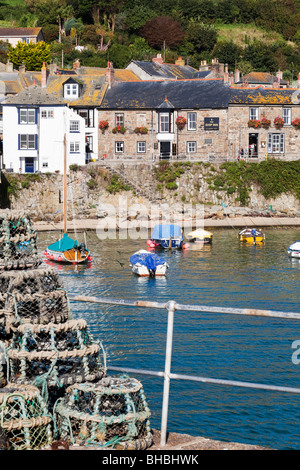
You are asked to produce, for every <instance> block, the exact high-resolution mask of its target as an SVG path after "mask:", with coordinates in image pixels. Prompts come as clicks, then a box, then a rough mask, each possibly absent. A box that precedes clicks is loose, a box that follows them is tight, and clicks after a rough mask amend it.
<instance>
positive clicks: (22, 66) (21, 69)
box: [19, 62, 26, 73]
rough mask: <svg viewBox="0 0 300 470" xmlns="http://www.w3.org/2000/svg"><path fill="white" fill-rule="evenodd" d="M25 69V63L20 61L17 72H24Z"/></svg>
mask: <svg viewBox="0 0 300 470" xmlns="http://www.w3.org/2000/svg"><path fill="white" fill-rule="evenodd" d="M25 71H26V69H25V64H24V62H22V64H21V65H20V67H19V72H20V73H25Z"/></svg>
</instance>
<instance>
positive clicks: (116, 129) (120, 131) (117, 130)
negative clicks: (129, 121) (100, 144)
mask: <svg viewBox="0 0 300 470" xmlns="http://www.w3.org/2000/svg"><path fill="white" fill-rule="evenodd" d="M125 132H126V129H125V127H124V126H116V127H114V128H113V129H112V133H113V134H117V133H118V134H125Z"/></svg>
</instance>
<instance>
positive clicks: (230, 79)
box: [229, 72, 234, 86]
mask: <svg viewBox="0 0 300 470" xmlns="http://www.w3.org/2000/svg"><path fill="white" fill-rule="evenodd" d="M229 83H230V86H231V85H234V76H233V72H230V75H229Z"/></svg>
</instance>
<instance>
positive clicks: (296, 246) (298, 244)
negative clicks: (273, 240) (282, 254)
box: [289, 241, 300, 251]
mask: <svg viewBox="0 0 300 470" xmlns="http://www.w3.org/2000/svg"><path fill="white" fill-rule="evenodd" d="M289 250H297V251H298V250H300V241H297V242H294V243H292V244H291V245H290V246H289Z"/></svg>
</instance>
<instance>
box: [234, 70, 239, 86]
mask: <svg viewBox="0 0 300 470" xmlns="http://www.w3.org/2000/svg"><path fill="white" fill-rule="evenodd" d="M239 81H240V71H239V69H236V70H235V76H234V82H235V83H238V82H239Z"/></svg>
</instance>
